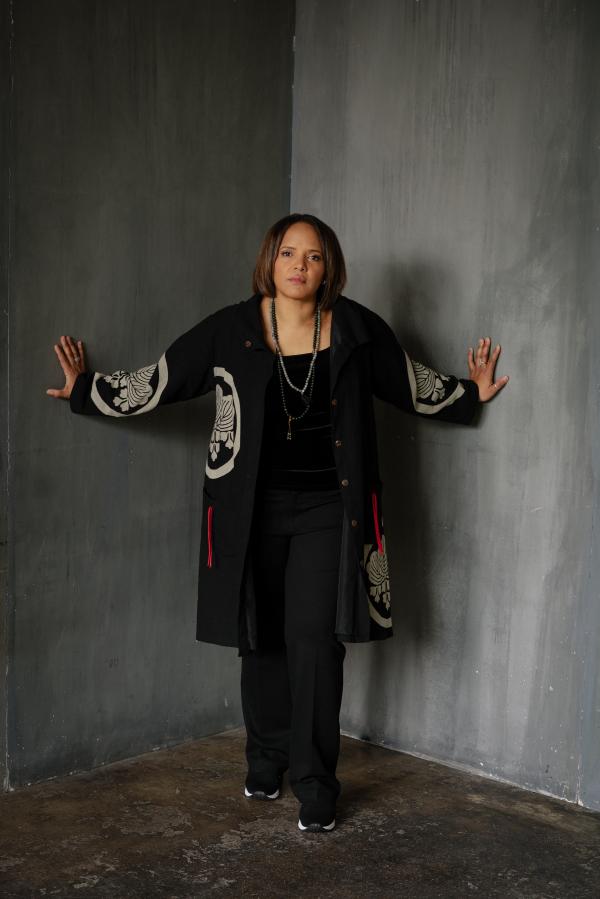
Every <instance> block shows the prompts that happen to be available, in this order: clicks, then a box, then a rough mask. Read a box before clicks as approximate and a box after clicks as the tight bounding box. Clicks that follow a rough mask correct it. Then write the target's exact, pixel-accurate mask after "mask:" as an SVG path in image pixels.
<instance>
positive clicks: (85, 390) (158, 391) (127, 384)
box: [69, 312, 217, 418]
mask: <svg viewBox="0 0 600 899" xmlns="http://www.w3.org/2000/svg"><path fill="white" fill-rule="evenodd" d="M216 316H217V313H216V312H213V313H211V315H209V316H207V317H206V318H204V319H202V321H200V322H198V324H196V325H194V327H193V328H190V330H189V331H186V332H185V334H182V335H181V336H180V337H178V338H177V339H176V340H175V341H174V342H173V343H172V344H171V345H170V346H169V347H168V349H167V350H165V352H164V353H163V354H162V356H161V357H160V359H159V360H158V362H154V363H152V364H151V365H145V366H143V368H138V369H137V370H136V371H124V370H123V369H118V370H117V371H114V372H112V374H103V373H102V372H97V371H85V372H81V373H80V374H79V375H78V376H77V378H76V380H75V383H74V385H73V389H72V391H71V396H70V399H69V404H70V407H71V411H72V412H76V413H83V414H87V415H113V416H115V417H118V418H128V417H129V416H131V415H140V414H141V413H143V412H150V411H151V409H155V408H156V407H157V406H159V405H163V404H165V403H176V402H179V401H180V400H189V399H192V398H193V397H196V396H202V394H204V393H208V391H209V390H211V389H212V387H213V383H214V379H213V368H212V362H213V359H214V352H213V350H214V338H215V329H216Z"/></svg>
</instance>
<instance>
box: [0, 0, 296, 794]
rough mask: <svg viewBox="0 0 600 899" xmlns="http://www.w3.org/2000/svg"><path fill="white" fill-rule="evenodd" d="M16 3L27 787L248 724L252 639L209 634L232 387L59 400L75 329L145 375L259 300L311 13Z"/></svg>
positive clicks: (11, 725) (17, 758)
mask: <svg viewBox="0 0 600 899" xmlns="http://www.w3.org/2000/svg"><path fill="white" fill-rule="evenodd" d="M2 10H3V20H2V25H3V37H2V47H3V51H4V52H3V55H2V60H3V62H2V66H3V72H4V74H5V76H6V74H7V72H6V69H7V66H8V65H9V63H8V62H7V49H8V43H9V39H8V35H7V30H8V25H9V21H10V19H12V20H13V24H12V28H13V30H14V42H13V43H14V48H13V55H12V58H11V60H10V76H11V79H12V83H13V84H14V104H13V108H14V116H13V120H12V123H11V132H10V135H9V136H8V138H7V139H6V140H5V141H4V143H3V144H2V147H3V151H6V146H7V144H8V145H9V146H10V148H11V151H10V155H9V158H8V159H7V158H6V154H5V155H4V156H3V166H2V192H3V196H5V195H6V186H7V177H8V172H10V179H11V185H12V199H11V208H10V214H11V215H12V216H13V218H14V224H13V232H12V235H11V241H12V255H11V259H10V270H9V272H8V274H7V273H6V271H4V277H3V286H2V289H3V291H6V290H8V291H9V296H10V304H9V312H10V318H9V319H8V321H9V331H8V359H9V373H10V383H11V398H12V399H11V407H10V419H9V434H8V437H9V439H10V457H9V458H10V474H9V482H8V485H9V502H8V507H7V512H8V518H9V526H10V534H11V545H10V559H11V565H10V569H9V581H8V598H9V602H8V615H9V625H10V632H11V641H10V647H9V659H8V700H9V719H8V757H9V769H10V785H12V786H15V785H20V784H24V783H27V782H29V781H32V780H38V779H42V778H45V777H48V776H51V775H57V774H61V773H64V772H69V771H76V770H81V769H88V768H91V767H93V766H96V765H99V764H102V763H105V762H108V761H111V760H114V759H117V758H122V757H126V756H132V755H135V754H137V753H140V752H143V751H145V750H148V749H150V748H152V747H158V746H165V745H168V744H171V743H176V742H180V741H182V740H184V739H186V738H188V737H198V736H200V735H203V734H206V733H210V732H214V731H218V730H223V729H225V728H227V727H230V726H233V725H238V724H239V723H240V721H241V713H240V708H239V681H238V678H239V659H238V658H237V651H236V650H234V649H231V650H228V649H225V648H221V647H216V646H208V645H206V644H199V643H196V642H195V612H196V572H197V565H198V548H199V536H200V522H201V486H202V478H203V469H204V457H205V452H206V447H207V443H208V438H209V433H210V428H211V426H212V421H213V416H214V397H213V396H212V395H209V396H208V397H203V398H201V399H200V400H197V401H194V402H192V403H188V404H181V405H177V406H172V407H168V408H167V407H165V408H162V409H159V410H157V411H155V412H154V413H152V414H151V415H148V416H142V417H141V418H137V419H135V420H132V421H128V422H124V421H117V420H103V419H98V418H92V417H87V418H86V417H82V416H75V415H72V414H71V412H70V411H69V408H68V405H67V404H66V403H65V402H64V401H60V400H55V399H52V398H50V397H48V396H47V395H46V393H45V391H46V388H47V387H50V386H62V383H63V380H62V379H61V377H60V375H61V372H60V369H59V367H58V364H57V361H56V357H55V355H54V351H53V349H52V346H53V343H54V342H56V341H58V340H59V338H60V335H61V334H63V333H69V334H71V335H73V336H74V337H76V338H82V339H83V340H84V341H85V342H86V345H87V350H88V367H89V368H92V369H96V370H98V369H99V370H102V371H113V370H115V369H116V368H120V367H122V368H128V369H132V368H137V367H139V366H141V365H144V364H148V363H150V362H153V361H156V359H157V358H158V357H159V355H160V354H161V353H162V352H163V350H164V349H165V348H166V346H167V345H168V344H169V343H170V342H171V341H172V340H173V339H174V338H175V337H177V336H178V335H179V334H181V333H182V332H183V331H185V330H187V328H189V327H191V325H193V324H194V323H195V322H196V321H198V320H200V319H201V318H202V317H204V316H205V315H206V314H208V313H209V312H210V311H212V310H213V309H216V308H219V307H221V306H223V305H225V304H226V303H230V302H235V301H237V300H240V299H243V298H245V297H246V296H248V295H249V294H250V292H251V284H250V274H251V271H252V266H253V263H254V259H255V255H256V251H257V248H258V243H259V240H260V238H261V237H262V234H263V232H264V230H265V228H266V226H267V225H268V224H269V223H270V222H271V221H273V220H274V219H275V218H278V217H279V216H280V215H283V214H285V213H286V211H287V209H288V207H289V154H290V128H291V81H292V35H293V5H292V3H291V2H290V3H288V2H283V3H278V4H275V5H273V4H271V3H268V2H267V0H254V2H252V3H239V2H235V0H227V2H219V3H215V2H213V3H196V2H193V0H160V2H159V0H156V2H147V0H130V2H122V0H111V2H104V3H81V2H75V0H72V2H68V0H61V2H55V3H51V4H48V3H44V2H41V0H13V2H12V3H10V4H8V3H6V2H4V3H3V4H2ZM6 80H7V79H6V77H5V78H4V79H3V85H4V84H5V82H6ZM3 115H4V121H6V114H5V113H3ZM2 241H3V247H5V246H6V222H5V220H4V219H2ZM7 279H8V283H6V281H7ZM4 304H5V301H4V294H3V303H2V305H3V306H4ZM3 313H4V309H3ZM5 321H6V320H5V316H4V314H3V316H2V323H1V324H0V327H4V326H5ZM0 345H1V346H2V357H1V358H2V363H1V364H2V365H5V364H6V355H7V350H6V345H5V343H4V342H3V340H2V334H0ZM2 383H5V382H4V379H2ZM2 435H3V436H2V459H3V462H4V461H5V455H4V451H5V448H6V433H5V429H4V430H3V431H2ZM4 492H5V486H4V479H3V495H4ZM1 661H2V654H1V653H0V662H1ZM2 720H4V717H3V718H2Z"/></svg>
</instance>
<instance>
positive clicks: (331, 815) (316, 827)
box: [298, 802, 335, 833]
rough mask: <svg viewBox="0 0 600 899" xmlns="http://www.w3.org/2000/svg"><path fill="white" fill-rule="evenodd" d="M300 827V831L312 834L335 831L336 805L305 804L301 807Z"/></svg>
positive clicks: (326, 803)
mask: <svg viewBox="0 0 600 899" xmlns="http://www.w3.org/2000/svg"><path fill="white" fill-rule="evenodd" d="M298 827H299V828H300V830H307V831H309V832H310V833H321V832H323V831H330V830H333V828H334V827H335V803H331V802H303V803H302V805H301V806H300V817H299V818H298Z"/></svg>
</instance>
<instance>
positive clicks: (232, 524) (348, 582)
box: [70, 294, 479, 655]
mask: <svg viewBox="0 0 600 899" xmlns="http://www.w3.org/2000/svg"><path fill="white" fill-rule="evenodd" d="M260 300H261V297H260V295H259V294H255V295H253V296H252V297H250V298H249V299H247V300H243V301H241V302H239V303H233V304H231V305H229V306H225V307H224V308H222V309H220V310H218V311H217V312H213V313H211V314H210V315H208V316H207V317H206V318H204V319H203V320H202V321H200V322H199V323H198V324H196V325H195V326H194V327H192V328H191V329H190V330H189V331H187V332H186V333H185V334H182V335H181V337H179V338H177V340H175V341H174V342H173V343H172V344H171V345H170V346H169V348H168V349H167V350H166V351H165V353H163V355H162V356H161V357H160V359H159V360H158V362H155V363H153V364H152V365H148V366H145V367H143V368H140V369H138V370H137V371H132V372H127V371H123V370H119V371H116V372H113V373H112V374H107V375H105V374H102V373H101V372H83V373H82V374H80V375H79V376H78V378H77V380H76V382H75V385H74V387H73V391H72V393H71V399H70V407H71V409H72V411H73V412H78V413H88V414H93V415H112V416H115V417H117V418H128V417H130V416H132V415H139V414H142V413H146V412H149V411H150V410H151V409H154V408H155V407H156V406H159V405H162V404H164V403H173V402H178V401H180V400H189V399H192V397H196V396H201V395H202V394H205V393H207V392H208V391H209V390H214V391H215V399H216V414H215V421H214V427H213V431H212V435H211V438H210V442H209V446H208V450H207V456H206V465H205V478H204V487H203V515H202V529H201V538H200V560H199V562H200V564H199V577H198V613H197V622H196V639H197V640H200V641H204V642H208V643H218V644H221V645H225V646H237V647H238V649H239V654H240V655H241V654H243V653H244V652H247V651H248V650H249V649H252V648H254V647H255V646H256V615H255V603H254V592H253V583H252V569H251V566H250V565H248V564H247V563H248V558H247V548H248V544H249V535H250V527H251V523H252V513H253V508H254V496H255V487H256V479H257V473H258V465H259V458H260V449H261V441H262V429H263V412H264V394H265V389H266V386H267V382H268V381H269V379H270V377H271V375H272V374H273V362H274V354H273V353H272V351H271V350H270V349H269V347H268V346H267V344H266V343H265V340H264V336H263V330H262V321H261V315H260ZM332 312H333V314H332V323H331V351H330V398H331V416H332V443H333V452H334V456H335V460H336V466H337V471H338V476H339V484H340V490H341V495H342V498H343V502H344V507H345V515H344V522H343V529H342V538H341V539H342V546H341V562H340V575H339V583H338V603H337V621H336V634H337V636H338V638H339V639H340V640H344V641H347V642H364V641H367V640H376V639H383V638H386V637H389V636H391V635H392V615H391V599H390V584H389V573H388V559H387V555H386V544H385V536H384V528H383V497H382V482H381V479H380V476H379V464H378V453H377V442H376V436H375V435H376V431H375V416H374V408H373V396H376V397H378V398H380V399H382V400H385V401H387V402H389V403H392V404H393V405H394V406H396V407H398V408H399V409H402V410H403V411H405V412H408V413H412V414H418V415H426V416H430V417H435V418H436V419H443V420H445V421H451V422H459V423H463V424H467V423H468V422H469V421H470V420H471V418H472V416H473V413H474V411H475V408H476V407H477V404H478V401H479V391H478V388H477V385H476V384H475V382H474V381H471V380H470V379H462V378H460V379H459V378H456V377H453V376H449V375H443V374H440V373H439V372H436V371H434V370H433V369H431V368H428V367H427V366H424V365H422V364H420V363H418V362H415V361H414V360H412V359H410V358H409V356H408V355H407V353H406V352H405V350H404V349H403V348H402V347H401V346H400V344H399V343H398V340H397V339H396V336H395V334H394V332H393V331H392V329H391V328H390V326H389V325H388V324H387V323H386V322H385V321H384V319H383V318H381V316H379V315H378V314H377V313H376V312H373V311H372V310H371V309H368V308H367V307H366V306H363V305H362V304H360V303H358V302H356V301H355V300H351V299H349V298H348V297H345V296H343V295H340V296H339V297H338V299H337V301H336V303H335V305H334V307H333V310H332Z"/></svg>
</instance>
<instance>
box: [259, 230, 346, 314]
mask: <svg viewBox="0 0 600 899" xmlns="http://www.w3.org/2000/svg"><path fill="white" fill-rule="evenodd" d="M296 222H306V223H307V224H309V225H312V226H313V228H314V229H315V231H316V232H317V235H318V237H319V242H320V244H321V250H322V252H323V261H324V263H325V276H324V281H325V283H324V284H321V285H319V288H318V289H317V302H318V303H320V304H321V308H322V309H330V308H331V307H332V306H333V304H334V303H335V301H336V300H337V298H338V296H339V295H340V293H341V292H342V290H343V288H344V285H345V284H346V264H345V262H344V254H343V253H342V248H341V247H340V242H339V240H338V239H337V236H336V234H335V231H334V230H333V228H330V227H329V225H326V224H325V222H322V221H321V219H318V218H317V217H316V216H315V215H309V214H308V213H304V212H292V213H291V214H290V215H286V216H284V217H283V218H281V219H279V221H277V222H275V224H274V225H271V227H270V228H269V230H268V231H267V233H266V234H265V236H264V238H263V242H262V244H261V247H260V250H259V252H258V258H257V260H256V265H255V267H254V274H253V276H252V290H253V291H254V293H260V294H262V296H267V297H273V296H275V284H274V281H273V267H274V265H275V259H276V258H277V254H278V253H279V247H280V246H281V241H282V240H283V236H284V234H285V232H286V231H287V229H288V228H289V227H290V225H295V224H296Z"/></svg>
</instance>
